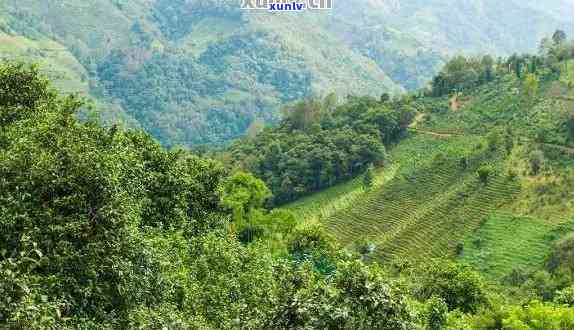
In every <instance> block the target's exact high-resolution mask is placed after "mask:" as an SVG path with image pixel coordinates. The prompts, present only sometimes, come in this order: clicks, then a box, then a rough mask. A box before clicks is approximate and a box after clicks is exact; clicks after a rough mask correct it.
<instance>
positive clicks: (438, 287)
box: [413, 260, 487, 312]
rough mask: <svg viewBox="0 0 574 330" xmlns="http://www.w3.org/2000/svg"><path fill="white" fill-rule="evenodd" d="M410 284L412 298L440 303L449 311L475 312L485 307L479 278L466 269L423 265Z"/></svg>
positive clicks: (446, 264)
mask: <svg viewBox="0 0 574 330" xmlns="http://www.w3.org/2000/svg"><path fill="white" fill-rule="evenodd" d="M413 280H414V283H413V284H414V295H415V297H417V298H419V299H422V300H428V299H431V298H433V297H436V298H440V299H442V300H443V301H444V302H445V303H446V305H447V306H448V309H449V310H455V309H460V310H461V311H463V312H476V311H477V310H478V309H479V308H480V307H481V306H483V305H484V304H486V303H487V298H486V290H485V286H484V283H483V282H482V279H481V278H480V276H479V275H478V274H477V273H475V272H473V271H471V270H470V269H469V268H468V267H466V266H463V265H460V264H455V263H451V262H446V261H439V260H436V261H433V262H430V263H425V264H423V265H422V266H421V268H420V269H419V270H418V273H417V276H416V278H415V279H413Z"/></svg>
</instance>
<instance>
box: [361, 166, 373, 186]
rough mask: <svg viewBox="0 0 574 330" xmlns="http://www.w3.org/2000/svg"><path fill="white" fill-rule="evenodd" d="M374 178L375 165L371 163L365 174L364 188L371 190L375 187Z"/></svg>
mask: <svg viewBox="0 0 574 330" xmlns="http://www.w3.org/2000/svg"><path fill="white" fill-rule="evenodd" d="M374 179H375V178H374V167H373V165H372V164H370V165H369V166H368V167H367V170H366V171H365V174H363V189H365V190H370V189H371V188H372V187H373V181H374Z"/></svg>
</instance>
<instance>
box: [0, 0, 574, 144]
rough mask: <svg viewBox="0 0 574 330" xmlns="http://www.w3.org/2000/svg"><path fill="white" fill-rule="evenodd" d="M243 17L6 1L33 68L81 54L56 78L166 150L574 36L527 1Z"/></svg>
mask: <svg viewBox="0 0 574 330" xmlns="http://www.w3.org/2000/svg"><path fill="white" fill-rule="evenodd" d="M564 1H566V0H557V1H556V3H554V4H553V5H552V8H563V6H564V3H565V2H564ZM238 7H239V1H183V0H177V1H173V0H154V1H152V0H134V1H120V0H102V1H94V0H90V1H77V0H73V1H62V0H58V1H35V0H6V1H3V2H2V3H1V4H0V9H1V10H0V28H1V31H2V33H3V34H5V35H8V36H9V37H10V38H12V39H14V40H16V41H18V43H20V44H24V45H28V46H27V47H29V48H30V47H31V49H32V50H31V51H27V53H26V54H25V55H24V56H21V57H20V58H21V59H23V60H35V61H37V62H38V61H39V62H42V61H50V59H51V58H55V57H57V56H58V55H56V54H59V52H60V51H59V50H58V51H56V50H55V48H57V49H62V51H63V52H65V53H66V54H70V57H73V58H74V60H73V61H72V60H69V59H67V60H65V61H63V60H59V61H58V62H57V64H58V65H54V66H52V67H53V68H54V69H55V70H56V71H57V72H62V73H64V74H65V76H66V77H67V78H66V79H65V80H66V85H69V86H73V87H78V86H81V88H77V89H78V90H82V91H88V92H89V93H90V95H92V96H93V97H95V98H97V99H98V102H97V103H98V104H100V107H99V109H100V110H101V111H102V112H104V118H105V119H106V120H107V121H109V122H117V121H119V120H122V121H127V122H128V124H130V125H131V126H133V125H134V124H136V125H140V126H141V127H143V128H145V129H146V130H147V131H148V132H150V133H151V134H152V135H153V136H155V137H156V138H158V139H160V141H161V142H162V143H163V144H164V145H166V146H173V145H177V144H183V145H198V144H210V145H219V144H222V143H225V142H227V141H229V140H231V139H234V138H237V137H240V136H241V135H242V134H243V133H244V132H245V131H246V130H247V128H248V127H249V125H250V124H251V123H253V122H256V121H257V122H258V121H265V122H272V123H274V122H277V120H278V118H279V117H280V113H279V108H280V106H281V105H283V104H285V103H289V102H291V101H294V100H298V99H302V98H306V97H310V96H320V97H324V96H325V95H327V94H328V93H331V92H336V93H337V94H339V95H347V94H354V95H371V96H378V95H380V94H381V93H383V92H391V93H392V92H400V91H403V90H404V89H416V88H418V87H422V86H424V84H426V82H427V81H428V80H429V79H430V78H431V77H432V76H433V75H434V74H435V73H436V72H437V71H438V70H439V69H440V66H441V65H442V64H443V62H444V59H445V57H446V56H448V55H450V54H453V53H455V52H460V51H463V52H476V51H485V50H489V51H492V52H493V53H497V54H504V53H508V52H510V51H522V50H526V49H532V47H531V46H532V45H534V44H535V40H536V38H538V37H539V36H541V35H542V34H544V33H546V34H547V33H549V32H550V31H551V29H553V28H555V27H556V26H563V27H564V29H567V31H568V29H569V30H572V23H571V21H569V19H568V18H564V19H558V18H557V17H556V15H554V14H553V13H547V12H546V11H544V10H542V9H540V8H535V7H534V6H530V4H528V5H526V4H522V3H521V2H518V1H512V2H509V1H505V2H500V1H480V2H477V4H476V5H466V4H465V3H464V2H460V1H453V0H448V1H446V0H442V1H419V0H409V1H355V2H341V3H338V4H337V5H336V8H335V9H333V10H332V11H331V12H329V13H324V12H323V13H320V12H312V13H311V12H307V13H275V14H271V13H267V12H252V11H241V10H240V9H239V8H238ZM546 7H548V6H546ZM499 14H501V15H504V16H503V17H502V18H501V17H499ZM495 22H496V24H494V23H495ZM23 38H25V39H23ZM41 42H51V43H56V44H58V45H61V47H55V48H44V47H43V46H42V45H40V44H39V43H41ZM30 45H33V47H32V46H30ZM12 49H13V47H11V50H10V52H12ZM47 49H49V50H47ZM4 55H5V54H4ZM3 57H5V56H3ZM72 62H77V63H79V64H80V67H78V66H77V64H76V63H72ZM68 63H70V64H68Z"/></svg>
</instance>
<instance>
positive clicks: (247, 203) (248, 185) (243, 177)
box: [221, 172, 271, 221]
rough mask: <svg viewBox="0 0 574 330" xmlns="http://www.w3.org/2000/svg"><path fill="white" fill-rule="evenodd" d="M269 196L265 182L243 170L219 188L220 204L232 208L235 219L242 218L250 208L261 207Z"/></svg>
mask: <svg viewBox="0 0 574 330" xmlns="http://www.w3.org/2000/svg"><path fill="white" fill-rule="evenodd" d="M269 197H271V192H270V191H269V189H268V188H267V187H266V186H265V183H264V182H263V181H261V180H260V179H257V178H256V177H254V176H253V175H251V174H248V173H245V172H238V173H236V174H234V175H233V176H231V177H230V178H229V179H227V181H226V182H225V183H224V185H223V187H222V189H221V200H222V204H223V205H224V206H225V207H228V208H229V209H231V210H233V218H234V220H236V221H240V220H243V219H244V217H245V216H246V215H248V214H249V213H250V212H251V210H254V209H257V208H261V207H263V204H264V203H265V201H266V200H267V199H268V198H269Z"/></svg>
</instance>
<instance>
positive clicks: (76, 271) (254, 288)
mask: <svg viewBox="0 0 574 330" xmlns="http://www.w3.org/2000/svg"><path fill="white" fill-rule="evenodd" d="M511 82H512V80H511ZM513 83H517V84H518V83H520V82H519V81H517V80H515V81H514V82H513ZM0 85H1V86H3V88H2V89H0V227H1V228H2V230H1V231H0V236H1V237H0V292H1V293H2V294H1V295H0V327H2V328H9V329H54V328H58V329H117V328H146V329H147V328H162V329H163V328H170V329H242V328H248V329H251V328H256V329H314V328H325V329H389V330H391V329H392V330H395V329H396V330H399V329H400V330H411V329H412V330H415V329H453V330H454V329H493V330H494V329H500V328H502V327H503V328H505V329H511V330H518V329H540V330H542V329H544V330H547V329H552V330H559V329H570V328H573V327H574V310H573V309H572V306H574V294H573V293H574V287H573V283H574V276H572V274H573V273H574V272H573V270H574V269H573V267H572V265H574V263H573V261H574V258H573V255H572V248H573V247H574V237H573V236H572V234H571V229H570V228H568V226H562V227H561V228H558V227H555V229H556V231H555V232H556V233H558V231H559V230H560V235H559V236H560V239H559V240H557V241H554V242H553V246H552V248H551V254H550V255H549V256H548V257H547V258H546V265H545V270H544V271H539V272H536V273H524V272H521V271H515V272H513V273H512V274H510V276H507V277H506V279H505V281H506V282H505V283H506V284H505V286H503V287H495V288H494V289H490V288H489V287H488V286H487V285H486V284H485V282H484V281H483V280H482V279H481V277H480V275H479V274H477V273H476V272H474V271H472V270H471V269H470V268H468V267H467V266H464V265H461V264H457V263H454V262H451V261H446V260H438V259H437V260H424V261H423V262H421V263H419V262H403V261H401V260H397V262H385V263H384V264H380V263H377V262H373V261H376V260H380V258H379V256H380V254H379V249H378V247H377V246H376V245H373V244H372V243H370V242H365V243H366V244H358V245H357V249H356V253H355V252H353V251H352V250H343V249H341V248H339V245H338V244H337V243H336V242H334V241H332V240H331V238H330V237H329V236H328V235H326V234H325V233H324V232H323V231H322V229H321V228H320V227H317V226H309V225H306V224H305V223H304V222H303V221H302V220H303V219H298V218H296V217H294V216H293V215H292V214H290V213H289V212H286V211H283V210H271V211H268V210H265V209H264V208H263V205H264V204H265V201H266V199H267V198H269V196H270V192H269V190H268V188H267V187H265V184H264V183H263V181H261V180H259V179H257V178H255V177H254V176H252V175H250V174H248V173H245V172H242V171H237V172H232V173H228V172H227V171H226V170H225V169H224V167H223V166H222V165H221V164H219V163H218V162H216V161H212V160H208V159H203V158H200V157H197V156H195V155H193V154H191V153H189V152H187V151H183V150H172V151H166V150H165V149H163V148H162V147H161V146H160V145H159V144H158V143H156V142H155V141H154V140H153V139H152V138H150V137H149V135H147V134H145V133H143V132H139V131H125V130H123V129H121V128H118V127H117V126H112V127H109V128H105V127H101V126H99V125H98V124H97V123H96V122H92V121H87V122H80V121H78V119H77V118H76V116H75V113H76V112H77V111H78V110H79V109H80V108H81V106H82V102H81V100H79V99H78V98H77V97H73V96H68V97H61V96H58V93H57V92H56V91H55V90H53V89H51V88H50V86H49V83H48V82H47V80H46V79H45V78H43V77H42V76H41V75H39V74H38V71H37V70H36V69H35V68H28V67H25V66H22V65H18V64H11V63H2V64H0ZM429 94H430V92H429ZM360 100H363V101H362V102H363V103H362V104H364V105H370V106H372V107H374V108H375V109H378V111H372V113H373V114H375V115H376V114H378V115H383V114H384V115H386V116H381V117H382V118H387V119H389V118H391V119H392V118H393V114H394V113H395V112H398V113H400V111H398V110H400V107H399V109H397V110H394V111H393V110H392V109H389V108H386V107H385V106H382V107H381V102H383V101H384V102H389V101H388V100H386V99H385V98H384V99H383V100H369V99H368V98H366V99H364V98H360ZM424 101H425V102H426V101H430V102H431V103H433V102H434V101H437V102H442V101H445V100H444V99H443V100H440V99H439V100H432V99H431V100H426V99H424ZM397 102H398V103H394V104H399V105H400V104H401V102H400V100H399V101H397ZM359 104H361V102H359ZM347 107H349V105H347ZM301 109H306V108H301ZM353 109H355V110H356V109H361V107H357V108H354V107H352V106H351V107H349V108H347V109H346V110H348V111H350V113H351V114H352V113H353ZM428 109H429V111H430V109H435V108H434V107H433V106H431V105H429V108H428ZM343 110H345V107H343ZM367 112H368V111H367ZM303 113H305V112H303ZM342 113H343V114H345V113H346V111H342ZM461 113H462V112H461ZM376 117H377V116H376ZM418 120H419V121H420V120H421V117H420V116H419V118H418ZM381 123H387V124H389V123H392V121H390V122H389V121H381ZM419 125H421V126H423V127H421V128H419ZM375 127H376V126H375ZM396 128H397V126H395V125H388V127H387V128H386V129H381V128H380V127H379V128H378V129H379V130H380V131H378V132H377V133H379V134H380V135H378V138H379V139H380V140H381V141H383V140H384V139H385V138H393V137H394V135H393V134H392V133H393V132H396V131H397V129H396ZM416 129H417V130H419V129H420V130H421V131H419V132H420V135H419V136H415V137H414V138H413V139H407V140H406V141H403V142H400V143H399V144H398V146H397V147H395V148H393V150H391V153H393V152H395V151H396V150H398V148H400V147H401V146H403V153H402V156H401V153H397V154H396V155H395V156H394V157H397V159H398V158H399V157H405V159H406V161H404V162H403V161H401V160H400V159H398V161H397V164H400V163H404V164H407V165H408V163H409V160H410V158H408V157H407V152H406V151H407V150H411V151H415V150H419V151H420V153H425V152H429V151H428V149H429V148H425V149H422V148H421V147H422V145H421V144H420V142H421V141H424V139H420V140H419V141H417V140H416V139H418V138H421V137H422V135H431V136H432V138H433V139H438V138H441V139H445V140H444V141H442V140H439V141H435V140H431V141H434V142H432V143H433V145H432V146H433V147H436V149H437V150H438V151H439V152H440V151H441V150H444V151H449V152H450V151H452V155H453V156H454V155H467V154H468V153H472V152H473V150H474V151H476V152H477V155H473V156H472V157H470V156H469V157H468V158H465V160H464V161H459V163H458V164H459V165H460V166H461V167H462V168H464V167H468V168H472V167H474V166H475V163H476V162H475V160H476V159H477V157H478V158H479V157H484V159H497V157H502V156H503V155H505V154H506V155H507V153H504V151H505V150H508V149H507V148H506V146H507V144H506V143H503V144H500V142H501V141H506V140H505V139H498V138H496V136H494V135H492V136H490V135H489V136H488V137H487V138H486V141H487V144H486V146H487V147H486V148H485V146H484V145H483V146H481V147H480V148H478V145H477V144H476V143H473V141H472V139H470V138H476V139H478V140H483V139H485V138H483V137H480V136H478V137H473V136H471V137H470V138H469V137H465V136H461V137H460V138H461V140H455V141H454V142H455V143H452V142H451V141H450V138H451V137H452V136H449V135H447V134H445V133H433V132H430V131H427V133H424V132H425V131H424V130H423V129H427V128H426V127H424V125H422V123H421V122H417V125H416ZM399 132H400V130H399ZM381 141H379V143H382V142H381ZM427 141H428V140H427ZM442 142H444V143H442ZM540 145H548V143H544V144H542V143H541V144H540ZM500 146H504V148H500ZM427 147H428V146H427ZM552 148H554V147H552ZM563 148H566V147H563ZM431 152H432V151H431ZM409 154H410V153H409ZM511 155H513V156H519V153H518V151H517V150H514V148H512V152H511ZM558 158H559V160H563V159H562V157H558ZM516 159H517V161H520V160H522V159H521V158H520V157H517V158H516ZM420 160H421V163H422V168H423V169H426V168H429V166H435V165H449V164H451V161H450V160H449V156H448V154H447V155H442V156H440V154H439V156H434V157H433V158H432V160H430V161H429V160H428V159H426V157H423V158H421V159H420ZM461 160H462V158H461ZM539 160H540V159H539V158H538V157H533V158H532V159H531V160H530V161H529V162H528V163H525V164H526V165H528V167H527V168H524V169H525V170H527V171H526V172H522V171H519V172H517V174H516V176H514V175H510V174H511V173H509V177H510V178H509V179H512V178H511V177H514V179H512V180H511V181H515V180H516V181H518V182H522V181H523V180H526V179H542V176H544V178H545V179H547V178H548V173H549V172H547V170H548V169H549V167H548V165H552V166H554V169H558V170H561V168H560V167H558V166H555V163H554V162H553V160H552V162H551V163H544V162H542V163H540V162H539ZM411 163H413V164H412V166H411V168H412V169H414V170H415V171H413V172H411V173H414V174H418V173H419V172H417V171H416V169H418V166H417V162H416V161H413V162H411ZM495 163H496V162H495ZM544 164H547V165H546V166H540V165H544ZM392 168H393V167H391V166H388V167H386V168H384V169H383V171H386V170H391V169H392ZM447 168H448V167H447ZM515 168H516V169H521V167H520V166H515ZM395 171H396V172H395ZM401 171H402V169H401V168H395V169H394V170H393V172H391V173H392V174H389V173H387V174H385V175H383V178H377V174H378V173H379V172H378V171H377V170H375V169H373V168H372V167H367V168H366V174H367V175H365V177H364V178H363V179H362V184H363V186H364V189H365V190H367V191H370V192H372V193H373V194H377V193H378V192H379V191H380V189H382V190H384V189H387V187H389V186H391V185H393V184H401V183H402V182H404V181H405V180H406V179H408V178H405V180H403V179H400V181H401V182H398V183H396V182H394V181H395V179H394V178H395V177H398V173H405V172H401ZM495 171H496V166H495V165H491V166H488V167H484V166H481V167H479V169H478V171H477V175H478V181H479V183H480V184H481V185H482V187H483V188H482V189H485V190H487V189H490V188H489V187H490V185H491V182H492V179H494V178H496V177H498V175H496V172H495ZM452 172H453V173H455V174H460V173H462V170H455V169H453V171H452ZM394 173H397V175H394ZM406 173H409V172H406ZM528 173H530V174H528ZM535 173H536V174H535ZM552 175H555V176H558V175H559V173H558V171H555V172H552ZM436 177H438V178H441V177H444V178H445V179H440V182H439V183H443V184H444V185H445V187H447V188H449V189H451V188H452V186H453V185H452V184H450V183H449V181H450V180H451V179H450V178H449V174H448V173H444V171H437V175H436ZM428 178H429V179H430V180H434V176H433V175H432V174H431V175H430V176H428ZM475 181H476V180H474V179H469V180H468V184H476V182H475ZM509 186H510V187H512V185H509ZM351 187H353V184H351ZM570 187H571V184H568V185H567V186H566V187H565V186H563V185H561V184H558V186H557V187H556V186H555V187H553V188H552V189H551V191H552V194H543V198H537V197H540V196H531V199H530V202H541V203H546V204H545V205H546V206H547V208H544V209H540V208H534V209H532V210H531V216H532V217H534V215H535V214H538V213H537V212H548V213H547V214H550V213H549V212H550V211H551V210H555V211H556V210H557V208H556V207H555V206H556V203H555V201H556V199H555V197H557V196H559V197H560V198H559V199H558V200H560V201H563V200H566V199H565V198H564V196H560V194H562V193H564V192H566V193H568V192H569V190H564V188H566V189H570ZM426 188H428V185H425V184H423V185H421V189H425V190H426ZM333 189H336V187H335V188H333ZM343 190H344V189H343ZM528 191H530V190H528V189H521V191H520V193H521V194H522V193H525V192H528ZM370 192H369V193H368V194H370ZM405 192H406V193H407V194H417V193H416V192H413V191H412V190H405ZM429 195H433V193H432V192H431V193H430V194H429ZM486 196H488V195H486ZM525 196H528V195H525ZM361 197H364V196H361ZM431 197H433V196H431ZM447 197H448V196H447ZM463 197H464V196H463ZM475 197H477V196H471V197H469V198H470V199H475ZM477 199H478V198H477ZM363 200H364V201H367V200H368V199H366V198H361V199H358V200H353V205H357V206H358V205H361V202H362V201H363ZM521 200H528V198H522V199H521ZM533 205H534V206H535V205H536V204H533ZM454 206H455V209H454V210H455V211H456V210H457V208H456V207H457V205H454ZM440 207H441V205H438V208H440ZM344 209H345V208H339V209H337V210H335V211H336V212H332V213H330V215H331V214H338V211H339V210H344ZM427 209H428V213H429V214H430V213H432V212H434V211H433V210H436V209H437V208H433V206H432V205H428V208H427ZM522 210H525V209H522ZM457 212H458V211H457ZM516 212H518V211H516ZM443 214H444V213H443ZM444 215H446V216H448V214H444ZM500 220H501V221H507V220H506V219H504V218H501V219H500ZM531 220H532V221H536V219H531ZM519 221H520V220H519ZM497 222H499V220H497V221H496V222H491V220H489V221H488V224H491V223H492V224H493V225H494V226H481V227H480V230H481V233H479V235H481V237H483V238H484V239H485V242H486V239H490V238H491V237H493V238H494V240H496V239H500V238H499V237H500V235H489V234H488V233H490V232H493V231H492V230H491V228H496V223H497ZM528 225H530V223H528ZM547 225H548V226H551V225H552V223H551V222H550V221H548V222H547ZM505 227H506V228H508V225H506V226H505ZM518 227H519V228H520V231H517V235H516V237H514V238H516V239H518V238H520V239H522V238H524V237H527V238H529V239H531V240H532V239H536V238H537V237H538V236H540V235H541V234H542V233H543V232H537V231H536V230H531V229H530V228H528V227H525V226H518ZM426 228H427V227H425V224H424V223H421V229H422V230H426ZM539 228H541V227H539ZM558 229H559V230H558ZM427 232H428V231H427ZM494 232H496V231H494ZM568 232H570V234H567V235H562V234H563V233H568ZM499 233H500V232H499ZM533 233H536V235H538V236H536V235H534V234H533ZM518 234H520V236H518ZM437 239H439V238H437ZM487 243H489V244H490V243H492V242H491V241H488V242H487ZM498 244H499V243H497V246H499V247H501V245H498ZM432 246H433V247H434V246H435V245H432ZM476 246H477V247H480V246H481V245H480V244H477V245H476ZM431 248H432V247H431ZM536 249H537V251H538V252H539V251H540V250H539V249H538V245H537V246H536ZM433 250H434V249H433ZM467 250H468V249H467V247H466V246H465V245H463V246H462V248H461V249H460V252H461V253H467ZM469 252H472V251H469ZM479 254H480V253H479ZM468 256H469V257H470V258H473V256H472V254H468ZM495 257H497V256H496V254H495ZM489 262H491V261H490V260H489ZM501 289H502V290H501Z"/></svg>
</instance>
